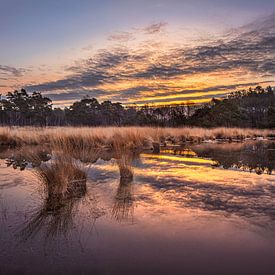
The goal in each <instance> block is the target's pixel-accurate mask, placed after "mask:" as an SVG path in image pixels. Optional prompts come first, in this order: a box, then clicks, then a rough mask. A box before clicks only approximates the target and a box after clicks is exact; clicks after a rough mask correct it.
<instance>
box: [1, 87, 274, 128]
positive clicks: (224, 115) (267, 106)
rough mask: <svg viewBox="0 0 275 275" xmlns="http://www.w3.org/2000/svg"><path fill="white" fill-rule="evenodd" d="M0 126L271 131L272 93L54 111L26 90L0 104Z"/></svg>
mask: <svg viewBox="0 0 275 275" xmlns="http://www.w3.org/2000/svg"><path fill="white" fill-rule="evenodd" d="M0 123H1V125H18V126H28V125H33V126H66V125H72V126H105V125H106V126H107V125H114V126H124V125H140V126H145V125H147V126H149V125H151V126H170V127H176V126H183V125H189V126H201V127H217V126H228V127H251V128H274V127H275V93H274V88H273V89H272V88H271V87H267V88H266V89H264V88H262V87H260V86H257V87H256V88H255V89H251V88H250V89H248V90H242V91H236V92H232V93H231V94H229V96H228V97H227V98H226V99H215V98H213V99H212V100H211V101H210V102H209V103H207V104H203V105H191V104H189V105H176V106H164V107H156V106H155V107H153V106H143V107H138V108H135V107H124V106H122V104H121V103H112V102H111V101H104V102H102V103H99V102H98V100H97V99H95V98H89V97H85V98H83V99H82V100H80V101H76V102H74V103H73V104H72V105H71V106H69V107H67V108H65V109H61V108H53V107H52V101H51V99H49V98H47V97H44V96H43V95H42V94H41V93H39V92H34V93H32V94H28V93H27V92H26V91H25V90H24V89H22V90H21V91H17V90H16V91H14V92H9V93H8V94H7V95H6V97H5V98H1V100H0Z"/></svg>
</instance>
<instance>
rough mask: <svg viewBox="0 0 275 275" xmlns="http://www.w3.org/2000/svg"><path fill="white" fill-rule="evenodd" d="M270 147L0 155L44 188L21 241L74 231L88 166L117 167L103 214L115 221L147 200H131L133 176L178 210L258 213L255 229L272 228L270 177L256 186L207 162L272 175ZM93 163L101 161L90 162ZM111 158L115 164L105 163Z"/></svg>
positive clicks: (32, 150)
mask: <svg viewBox="0 0 275 275" xmlns="http://www.w3.org/2000/svg"><path fill="white" fill-rule="evenodd" d="M274 144H275V143H274V142H273V143H272V142H268V143H264V142H253V143H250V142H247V143H243V144H242V143H238V144H200V145H189V146H186V147H184V148H182V147H170V148H162V150H161V152H154V154H148V153H145V154H143V155H142V157H141V155H140V152H135V151H129V150H128V149H127V148H124V147H122V149H121V147H120V150H119V151H118V150H113V151H112V150H110V149H106V148H101V149H98V148H97V149H93V148H90V149H86V148H83V149H80V148H77V149H73V148H66V150H62V151H61V150H60V149H59V150H53V149H50V148H47V147H40V146H35V147H22V148H20V149H19V150H9V149H7V150H3V151H2V152H1V158H5V159H6V165H7V166H8V167H13V168H14V169H17V168H19V169H20V170H25V169H26V168H27V167H30V168H31V171H33V173H34V174H35V175H36V177H37V178H38V179H39V181H40V183H41V184H42V186H43V190H44V191H43V194H44V195H43V203H42V205H41V207H40V208H39V209H38V210H35V211H33V213H32V215H31V217H30V219H29V220H28V221H27V222H26V224H24V227H23V229H22V230H21V231H20V234H21V236H22V238H23V239H29V238H32V237H34V236H35V235H36V234H37V233H38V232H41V231H45V236H46V238H50V237H51V238H54V237H57V236H59V235H60V234H61V233H62V234H64V235H66V234H67V233H68V232H69V231H70V230H71V229H72V228H73V220H74V216H75V215H76V213H77V212H78V211H79V210H78V205H79V204H81V202H82V201H83V200H84V199H85V198H86V197H87V196H89V194H87V193H88V191H87V177H88V173H87V171H88V170H90V169H99V170H107V171H109V172H111V171H112V170H114V171H117V172H118V174H119V184H118V187H117V189H116V191H115V195H114V197H113V204H112V208H111V209H110V210H109V211H110V213H111V216H112V218H113V219H114V220H115V221H117V222H119V223H121V222H131V223H133V221H134V205H135V203H136V204H137V203H138V202H140V198H141V199H142V200H146V195H145V194H143V195H142V196H141V197H139V200H135V196H134V194H133V189H134V186H135V184H134V181H135V182H138V183H139V184H140V183H142V184H145V185H148V186H150V188H151V189H153V190H154V191H153V192H155V193H159V192H161V194H162V198H163V199H165V200H166V203H167V204H169V203H172V202H173V203H177V205H178V206H179V207H181V208H192V209H200V210H203V211H208V212H217V213H221V214H222V215H237V216H239V217H244V218H249V219H250V218H251V220H253V219H255V217H257V219H258V221H261V222H259V225H260V226H262V227H265V225H266V223H269V224H270V223H271V224H272V226H273V225H274V222H275V206H274V203H273V201H274V199H275V187H274V184H272V182H271V181H270V179H268V180H264V178H262V179H261V181H262V182H261V184H258V183H257V184H251V181H249V180H248V179H247V178H246V176H245V175H244V173H243V172H238V173H240V174H238V176H237V174H236V173H237V172H234V173H233V172H232V171H223V170H222V169H220V168H217V169H213V168H212V167H213V166H216V167H221V166H222V167H223V168H225V169H228V168H238V169H240V170H245V171H246V170H247V171H250V172H253V171H255V172H256V173H257V174H262V173H267V174H271V173H272V171H273V169H274V159H275V158H274V148H275V145H274ZM98 160H103V161H104V162H103V163H101V164H100V165H96V166H92V165H93V164H96V163H97V161H98ZM112 161H114V163H115V164H116V165H115V166H114V165H111V166H110V165H109V163H110V162H112ZM134 172H135V173H134ZM232 173H233V174H232ZM134 174H135V177H134ZM236 176H237V177H238V180H236ZM105 177H108V176H107V175H105ZM255 177H259V176H257V175H255ZM251 179H252V180H253V181H256V179H255V178H252V177H251ZM91 181H92V182H93V181H94V182H96V178H91ZM103 188H104V187H103ZM147 199H148V198H147ZM86 207H91V208H92V207H93V206H92V205H90V206H86ZM92 213H93V215H92V220H93V221H95V220H96V219H97V218H98V217H100V216H101V215H102V211H101V212H100V211H96V209H94V210H92ZM262 220H264V223H263V222H262ZM253 222H255V221H253Z"/></svg>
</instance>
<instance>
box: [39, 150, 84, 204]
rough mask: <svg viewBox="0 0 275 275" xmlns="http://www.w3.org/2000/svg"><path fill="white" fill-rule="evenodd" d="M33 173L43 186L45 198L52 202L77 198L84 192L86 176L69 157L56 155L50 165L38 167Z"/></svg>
mask: <svg viewBox="0 0 275 275" xmlns="http://www.w3.org/2000/svg"><path fill="white" fill-rule="evenodd" d="M34 171H35V174H36V175H37V176H38V178H39V179H40V181H41V182H42V183H43V184H44V187H45V190H46V193H47V197H48V198H51V199H52V201H53V202H54V201H55V200H56V201H57V203H58V200H62V199H66V198H71V197H79V196H81V195H82V194H85V192H86V179H87V175H86V173H85V171H83V170H82V169H81V168H80V167H79V164H78V163H77V162H76V161H75V160H74V159H73V158H71V157H69V156H66V155H58V156H56V157H55V159H54V160H53V161H52V163H51V164H48V163H47V164H43V165H40V166H39V167H38V168H37V169H36V170H34ZM53 208H54V207H53Z"/></svg>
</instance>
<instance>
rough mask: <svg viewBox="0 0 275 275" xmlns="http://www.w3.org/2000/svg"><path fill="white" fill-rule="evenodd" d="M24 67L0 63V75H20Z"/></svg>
mask: <svg viewBox="0 0 275 275" xmlns="http://www.w3.org/2000/svg"><path fill="white" fill-rule="evenodd" d="M26 71H27V70H26V69H23V68H15V67H11V66H4V65H0V76H10V77H21V76H23V75H24V73H25V72H26Z"/></svg>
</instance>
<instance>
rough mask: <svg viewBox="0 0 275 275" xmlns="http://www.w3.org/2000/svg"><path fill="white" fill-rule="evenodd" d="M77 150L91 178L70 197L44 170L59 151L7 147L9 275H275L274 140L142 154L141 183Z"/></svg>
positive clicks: (137, 160)
mask: <svg viewBox="0 0 275 275" xmlns="http://www.w3.org/2000/svg"><path fill="white" fill-rule="evenodd" d="M77 153H78V154H74V155H72V158H73V160H74V162H75V164H76V165H78V166H79V167H81V169H82V170H83V171H85V172H86V173H87V175H88V177H87V181H85V182H84V183H83V184H82V185H81V189H79V190H78V191H77V192H75V193H69V195H68V196H67V197H66V199H62V200H60V199H59V197H56V196H52V194H51V192H52V191H50V190H48V189H46V188H45V185H43V183H42V182H41V177H40V176H39V173H38V172H37V169H38V167H39V166H41V165H42V166H43V165H44V166H45V165H48V166H50V165H52V163H54V162H57V161H58V157H57V153H56V152H51V151H50V150H49V149H48V148H40V147H39V148H38V147H35V148H34V147H32V148H29V147H25V148H20V149H18V150H11V149H7V148H2V149H1V152H0V158H1V160H0V179H1V181H0V220H1V227H0V274H275V178H274V170H273V169H274V168H275V144H274V143H272V142H246V143H232V144H201V145H187V146H185V147H175V146H170V147H166V148H163V149H162V150H161V152H160V153H155V154H154V153H150V152H142V153H141V154H136V155H135V156H132V157H131V158H130V160H129V159H127V158H126V160H127V161H128V162H130V164H129V163H128V164H127V165H126V166H127V169H128V170H129V171H133V173H134V177H133V179H132V178H131V176H128V177H123V175H122V177H120V176H121V174H122V173H123V171H124V170H123V168H121V169H119V165H118V164H119V162H118V160H117V156H112V153H110V152H108V153H106V152H105V153H103V152H96V153H94V152H87V151H86V152H85V154H84V153H83V154H82V153H81V152H77ZM34 155H35V157H33V156H34ZM77 159H78V160H77ZM79 159H80V160H79ZM127 169H126V170H127ZM126 172H127V171H126ZM58 199H59V201H57V200H58Z"/></svg>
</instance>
